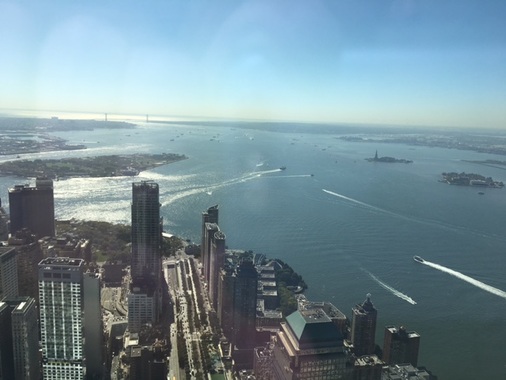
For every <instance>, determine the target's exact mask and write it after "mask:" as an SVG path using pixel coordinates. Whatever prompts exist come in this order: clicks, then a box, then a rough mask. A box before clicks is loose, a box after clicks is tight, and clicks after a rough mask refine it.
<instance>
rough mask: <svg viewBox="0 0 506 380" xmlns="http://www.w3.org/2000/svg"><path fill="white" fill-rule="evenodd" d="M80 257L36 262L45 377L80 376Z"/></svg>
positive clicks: (72, 378)
mask: <svg viewBox="0 0 506 380" xmlns="http://www.w3.org/2000/svg"><path fill="white" fill-rule="evenodd" d="M83 265H84V260H82V259H71V258H68V257H50V258H46V259H43V260H42V261H41V262H40V263H39V305H40V306H39V308H40V309H39V310H40V329H41V344H42V371H43V378H44V380H83V379H84V376H85V365H84V356H83V352H84V347H83V318H82V317H83V315H82V314H83V308H82V305H83V299H82V298H83V291H82V284H83Z"/></svg>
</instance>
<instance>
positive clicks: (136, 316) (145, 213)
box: [128, 181, 162, 332]
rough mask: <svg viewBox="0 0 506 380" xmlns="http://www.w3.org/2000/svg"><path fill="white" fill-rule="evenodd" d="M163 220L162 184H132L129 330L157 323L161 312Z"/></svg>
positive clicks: (143, 182) (144, 182) (136, 330)
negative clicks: (160, 188)
mask: <svg viewBox="0 0 506 380" xmlns="http://www.w3.org/2000/svg"><path fill="white" fill-rule="evenodd" d="M161 244H162V219H161V218H160V201H159V189H158V184H156V183H154V182H147V181H142V182H139V183H133V184H132V263H131V283H130V293H129V295H128V329H129V331H130V332H139V329H140V328H141V326H142V325H145V324H153V323H156V322H157V320H158V318H159V315H160V313H161V303H162V302H161V282H160V281H161V266H162V258H161Z"/></svg>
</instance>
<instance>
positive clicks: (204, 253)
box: [200, 205, 218, 283]
mask: <svg viewBox="0 0 506 380" xmlns="http://www.w3.org/2000/svg"><path fill="white" fill-rule="evenodd" d="M207 223H212V224H214V225H216V226H217V225H218V205H215V206H211V207H209V208H208V209H207V211H204V212H203V213H202V241H201V244H200V260H201V262H202V275H203V276H204V278H205V280H206V282H207V283H209V250H210V245H209V238H210V236H211V235H210V234H207V233H206V231H207V227H206V224H207ZM214 231H217V227H216V228H215V229H214Z"/></svg>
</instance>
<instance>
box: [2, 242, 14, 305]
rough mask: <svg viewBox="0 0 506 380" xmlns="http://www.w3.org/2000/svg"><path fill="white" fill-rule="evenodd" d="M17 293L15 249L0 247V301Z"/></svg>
mask: <svg viewBox="0 0 506 380" xmlns="http://www.w3.org/2000/svg"><path fill="white" fill-rule="evenodd" d="M17 295H18V266H17V257H16V250H15V249H14V248H12V247H0V301H1V300H2V299H3V298H5V297H16V296H17Z"/></svg>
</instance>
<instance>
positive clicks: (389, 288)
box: [361, 268, 416, 305]
mask: <svg viewBox="0 0 506 380" xmlns="http://www.w3.org/2000/svg"><path fill="white" fill-rule="evenodd" d="M361 269H362V270H363V271H364V272H365V273H367V274H368V275H369V276H370V277H371V278H372V279H373V280H374V281H376V282H377V283H378V284H379V285H380V286H381V287H382V288H383V289H386V290H388V291H389V292H390V293H392V294H393V295H394V296H396V297H399V298H400V299H402V300H404V301H406V302H409V303H410V304H411V305H416V301H415V300H414V299H413V298H411V297H410V296H408V295H406V294H404V293H402V292H400V291H398V290H397V289H395V288H392V287H391V286H390V285H387V284H385V283H384V282H383V281H381V280H380V279H379V278H378V277H376V276H375V275H373V274H372V273H371V272H369V271H367V270H365V269H363V268H361Z"/></svg>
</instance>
